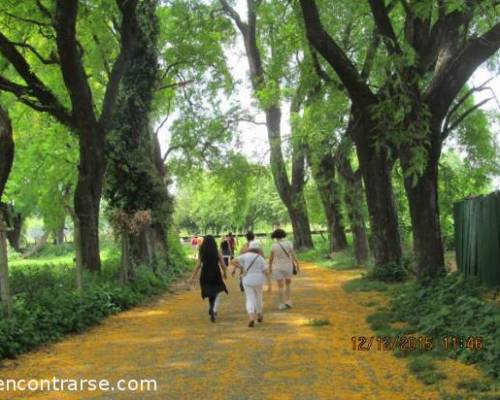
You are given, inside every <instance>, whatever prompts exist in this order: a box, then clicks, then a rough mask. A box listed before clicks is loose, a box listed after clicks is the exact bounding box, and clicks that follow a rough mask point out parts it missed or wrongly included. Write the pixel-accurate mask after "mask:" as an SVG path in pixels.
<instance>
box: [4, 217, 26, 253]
mask: <svg viewBox="0 0 500 400" xmlns="http://www.w3.org/2000/svg"><path fill="white" fill-rule="evenodd" d="M11 220H12V227H11V229H9V230H7V239H8V241H9V244H10V246H11V247H12V248H13V249H14V250H15V251H17V252H18V253H20V252H21V232H22V229H23V216H22V215H21V213H16V212H15V213H14V215H13V216H12V218H11Z"/></svg>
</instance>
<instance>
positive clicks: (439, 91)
mask: <svg viewBox="0 0 500 400" xmlns="http://www.w3.org/2000/svg"><path fill="white" fill-rule="evenodd" d="M499 47H500V23H498V24H496V25H494V26H493V27H492V28H491V29H490V30H489V31H487V32H486V33H484V34H483V35H482V36H480V37H474V38H472V39H469V40H468V42H467V44H466V45H465V47H464V48H463V49H461V50H459V52H458V54H456V55H455V56H454V57H450V58H449V59H448V61H447V62H446V65H444V66H443V68H441V69H440V71H439V73H438V74H437V75H436V77H435V78H434V80H433V81H432V82H431V84H430V86H429V88H428V90H427V91H426V93H425V96H424V98H425V99H426V101H427V103H428V104H429V106H430V107H431V108H432V109H433V110H434V114H435V117H436V118H438V119H439V118H444V116H445V115H446V112H447V111H448V108H449V107H450V105H451V103H452V102H453V99H454V98H455V97H456V96H457V94H458V92H459V91H460V89H461V88H462V87H463V86H464V85H465V83H466V82H467V81H468V80H469V78H470V77H471V75H472V74H473V73H474V71H475V70H476V69H477V68H478V67H479V66H480V65H481V64H482V63H483V62H485V61H486V60H487V59H488V58H490V57H491V56H492V55H493V54H495V53H496V51H497V50H498V48H499Z"/></svg>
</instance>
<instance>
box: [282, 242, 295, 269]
mask: <svg viewBox="0 0 500 400" xmlns="http://www.w3.org/2000/svg"><path fill="white" fill-rule="evenodd" d="M278 245H279V246H280V247H281V250H283V252H284V253H285V254H286V256H287V257H288V259H289V260H291V261H292V265H293V274H294V275H297V265H295V262H294V261H293V260H292V257H290V254H288V251H286V250H285V248H284V247H283V245H282V244H281V243H280V242H278Z"/></svg>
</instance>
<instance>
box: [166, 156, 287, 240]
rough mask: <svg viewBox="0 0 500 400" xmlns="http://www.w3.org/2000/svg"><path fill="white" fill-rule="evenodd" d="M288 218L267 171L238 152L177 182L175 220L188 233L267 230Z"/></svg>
mask: <svg viewBox="0 0 500 400" xmlns="http://www.w3.org/2000/svg"><path fill="white" fill-rule="evenodd" d="M287 219H288V216H287V212H286V209H285V207H284V205H283V203H282V202H281V200H280V198H279V197H278V194H277V193H276V189H275V187H274V184H273V181H272V178H271V176H270V172H269V171H268V170H267V169H264V168H261V167H260V166H258V165H254V164H250V163H249V162H248V161H247V160H246V159H245V158H244V157H242V156H241V155H237V154H235V155H232V156H231V157H229V158H228V159H227V164H226V165H219V166H217V167H216V168H215V169H214V170H213V171H211V172H201V173H196V172H193V173H192V174H190V175H189V176H185V177H182V178H181V179H180V181H179V188H178V193H177V196H176V207H175V214H174V222H175V223H176V225H177V226H178V227H179V228H180V229H184V230H186V231H188V232H189V233H193V232H198V233H199V232H208V231H210V232H216V233H218V232H222V231H224V230H228V229H232V230H246V229H257V228H258V227H266V229H268V227H269V226H270V225H278V224H283V223H284V222H286V221H287ZM237 228H238V229H237Z"/></svg>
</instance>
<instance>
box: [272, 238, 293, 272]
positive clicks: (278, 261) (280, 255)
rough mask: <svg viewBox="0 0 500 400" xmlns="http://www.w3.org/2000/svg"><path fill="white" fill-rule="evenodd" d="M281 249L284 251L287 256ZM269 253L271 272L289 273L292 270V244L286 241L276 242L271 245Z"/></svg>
mask: <svg viewBox="0 0 500 400" xmlns="http://www.w3.org/2000/svg"><path fill="white" fill-rule="evenodd" d="M280 245H281V246H280ZM282 247H283V248H282ZM283 249H284V250H286V252H287V253H288V256H287V255H286V253H285V251H284V250H283ZM271 251H272V253H273V271H275V270H280V271H289V270H292V269H293V257H292V252H293V245H292V243H290V242H289V241H288V240H278V241H277V242H276V243H273V246H272V247H271Z"/></svg>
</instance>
